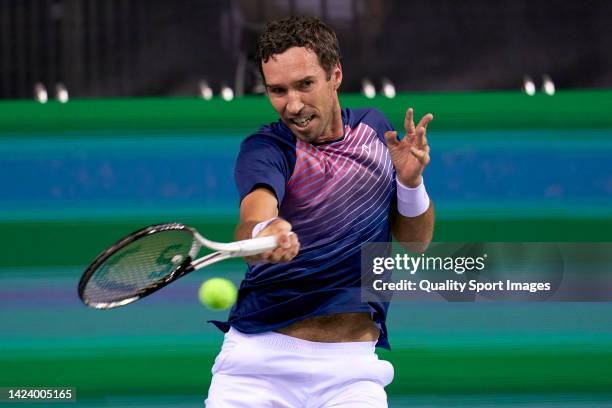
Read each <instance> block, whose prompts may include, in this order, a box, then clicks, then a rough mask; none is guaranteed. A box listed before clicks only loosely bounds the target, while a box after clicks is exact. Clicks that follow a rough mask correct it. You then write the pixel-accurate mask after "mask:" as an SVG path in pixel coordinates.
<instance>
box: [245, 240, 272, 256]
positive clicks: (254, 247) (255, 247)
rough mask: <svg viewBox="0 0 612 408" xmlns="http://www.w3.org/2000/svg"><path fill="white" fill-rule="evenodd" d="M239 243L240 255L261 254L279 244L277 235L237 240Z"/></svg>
mask: <svg viewBox="0 0 612 408" xmlns="http://www.w3.org/2000/svg"><path fill="white" fill-rule="evenodd" d="M236 243H237V244H238V245H239V248H240V249H239V250H238V252H239V253H240V255H239V256H249V255H256V254H260V253H262V252H265V251H269V250H270V249H274V248H276V247H277V246H278V243H277V242H276V237H273V236H268V237H261V238H253V239H245V240H244V241H238V242H236Z"/></svg>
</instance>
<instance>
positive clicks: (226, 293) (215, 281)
mask: <svg viewBox="0 0 612 408" xmlns="http://www.w3.org/2000/svg"><path fill="white" fill-rule="evenodd" d="M237 296H238V291H237V290H236V285H234V283H233V282H232V281H230V280H227V279H225V278H212V279H209V280H207V281H205V282H204V283H202V286H200V290H199V291H198V297H199V299H200V302H202V304H203V305H204V306H207V307H209V308H211V309H217V310H222V309H227V308H229V307H231V306H232V305H233V304H234V302H236V297H237Z"/></svg>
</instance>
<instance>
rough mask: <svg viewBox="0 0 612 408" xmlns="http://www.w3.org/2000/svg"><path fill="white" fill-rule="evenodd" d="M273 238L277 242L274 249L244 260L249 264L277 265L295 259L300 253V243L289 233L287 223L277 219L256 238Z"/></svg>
mask: <svg viewBox="0 0 612 408" xmlns="http://www.w3.org/2000/svg"><path fill="white" fill-rule="evenodd" d="M268 236H275V237H276V241H277V242H278V247H276V249H273V250H270V251H266V252H264V253H261V254H258V255H253V256H248V257H245V258H244V259H245V260H246V261H247V262H249V263H258V262H268V263H279V262H288V261H290V260H292V259H293V258H295V256H296V255H297V254H298V252H299V251H300V241H299V240H298V237H297V235H296V234H295V233H294V232H292V231H291V224H289V223H288V222H287V221H285V220H283V219H281V218H277V219H276V220H274V221H272V222H271V223H270V224H269V225H268V226H267V227H266V228H264V229H263V230H262V231H261V232H260V233H259V234H258V235H257V236H256V237H253V238H260V237H268Z"/></svg>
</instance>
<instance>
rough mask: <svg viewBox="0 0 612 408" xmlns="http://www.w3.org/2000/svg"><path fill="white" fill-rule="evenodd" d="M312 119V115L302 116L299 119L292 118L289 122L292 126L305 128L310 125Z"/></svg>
mask: <svg viewBox="0 0 612 408" xmlns="http://www.w3.org/2000/svg"><path fill="white" fill-rule="evenodd" d="M312 118H314V115H309V116H303V117H301V118H293V119H291V122H292V123H293V124H294V125H296V126H298V127H301V128H303V127H306V126H307V125H308V124H309V123H310V121H311V120H312Z"/></svg>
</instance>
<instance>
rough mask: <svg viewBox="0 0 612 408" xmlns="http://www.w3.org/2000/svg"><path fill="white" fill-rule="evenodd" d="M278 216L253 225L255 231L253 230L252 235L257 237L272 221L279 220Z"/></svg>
mask: <svg viewBox="0 0 612 408" xmlns="http://www.w3.org/2000/svg"><path fill="white" fill-rule="evenodd" d="M277 219H278V217H274V218H270V219H269V220H265V221H262V222H260V223H259V224H257V225H255V226H254V227H253V232H251V237H252V238H255V237H256V236H258V235H259V233H260V232H261V231H263V230H264V229H265V228H266V227H267V226H268V225H270V224H271V223H272V221H274V220H277Z"/></svg>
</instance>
